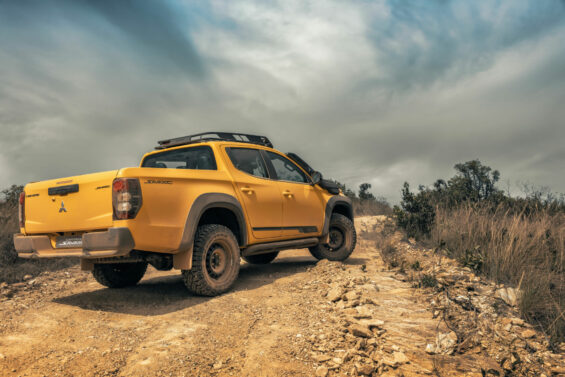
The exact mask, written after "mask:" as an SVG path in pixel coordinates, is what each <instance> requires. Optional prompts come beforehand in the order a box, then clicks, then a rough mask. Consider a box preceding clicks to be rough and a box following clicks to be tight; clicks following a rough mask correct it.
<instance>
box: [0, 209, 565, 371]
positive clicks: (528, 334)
mask: <svg viewBox="0 0 565 377" xmlns="http://www.w3.org/2000/svg"><path fill="white" fill-rule="evenodd" d="M384 222H385V219H384V218H380V217H363V218H360V219H358V220H357V228H358V232H359V234H360V242H359V245H358V248H357V250H356V251H355V253H354V254H353V256H352V257H351V258H350V259H349V260H348V261H346V262H345V263H330V262H327V261H322V262H318V263H317V261H316V260H315V259H314V258H312V257H311V256H310V255H309V254H308V252H307V251H304V250H296V251H289V252H284V253H282V254H281V256H280V257H279V258H277V260H275V262H274V263H272V264H271V265H267V266H252V265H247V264H244V265H242V269H241V273H240V277H239V280H238V282H237V283H236V285H235V288H234V290H233V291H232V292H230V293H228V294H225V295H223V296H220V297H215V298H203V297H193V296H190V295H189V294H188V293H187V291H186V290H185V289H184V286H183V285H182V282H181V280H180V277H179V275H178V274H177V273H175V272H165V273H162V272H157V271H154V270H151V271H149V272H148V274H147V276H146V277H145V278H144V279H143V280H142V282H141V284H140V285H138V286H136V287H133V288H127V289H121V290H110V289H105V288H103V287H101V286H99V285H98V284H97V283H96V282H95V281H94V279H93V278H92V277H91V276H90V275H89V274H87V273H83V272H80V271H79V270H78V268H76V267H74V268H70V269H67V270H64V271H58V272H50V273H46V274H43V275H40V276H39V277H36V278H33V279H31V280H27V281H25V282H23V283H18V284H15V285H5V286H3V287H2V288H1V290H0V300H1V301H0V374H2V375H6V376H198V375H217V376H295V375H299V376H300V375H302V376H313V375H317V376H327V375H329V376H333V375H340V376H345V375H348V376H351V375H383V376H401V375H403V376H430V375H437V376H477V377H478V376H485V375H492V376H495V375H499V376H503V375H504V374H505V373H506V374H507V375H532V376H534V375H536V376H539V375H541V374H542V373H544V374H546V376H548V377H549V376H551V375H557V374H559V373H563V372H564V371H565V369H564V364H563V358H562V357H561V356H560V355H556V354H552V353H550V352H549V351H547V342H546V341H545V340H544V339H543V337H542V336H541V334H539V333H537V332H535V331H533V330H532V329H531V328H530V327H529V326H528V325H527V324H524V323H523V322H520V321H519V320H518V319H517V318H515V313H514V309H513V308H512V307H510V306H508V305H507V307H506V308H504V312H503V313H501V312H500V311H501V309H500V308H499V306H500V305H506V304H505V303H502V304H501V303H500V302H499V301H500V300H498V301H497V300H496V299H495V298H494V296H493V295H494V293H493V292H495V291H496V288H497V287H492V286H491V285H489V284H488V283H484V282H481V281H480V280H479V279H477V278H475V277H474V276H473V275H472V274H471V273H470V272H468V271H465V270H463V269H459V268H458V267H456V266H455V265H454V264H450V263H448V262H446V261H445V259H443V260H440V261H438V260H437V257H436V256H434V255H432V253H431V252H430V251H422V250H418V249H417V247H416V246H415V245H410V244H409V243H407V242H404V241H402V240H401V239H400V238H398V239H396V240H395V242H397V244H398V245H397V249H398V250H400V251H399V252H405V253H407V254H410V253H419V254H418V255H419V256H420V257H419V258H420V259H421V260H419V264H420V263H421V264H422V266H421V267H420V266H418V268H415V269H414V270H413V271H414V272H406V271H404V273H403V272H402V271H399V268H396V269H393V270H389V267H388V264H385V262H383V260H382V258H381V255H380V252H379V250H377V249H376V248H375V241H374V234H375V232H377V233H378V232H380V231H381V230H382V227H383V223H384ZM422 258H426V259H422ZM438 263H439V264H438ZM401 267H402V266H401ZM430 268H433V269H434V274H435V276H437V277H438V281H439V283H438V284H439V285H440V286H439V287H438V286H437V285H436V286H434V287H432V288H425V289H422V288H415V286H416V285H419V283H418V282H420V281H421V276H420V277H418V276H414V275H415V274H424V273H426V271H427V270H426V269H430ZM442 273H443V275H441V274H442ZM420 285H421V284H420ZM491 288H492V289H491ZM446 291H447V292H448V293H447V295H446V294H445V292H446ZM463 292H464V293H465V294H463ZM460 296H461V297H460ZM489 300H491V301H492V302H491V301H489ZM489 305H490V306H493V307H495V309H496V310H495V309H493V310H494V311H491V310H490V309H488V306H489ZM465 324H472V327H473V328H474V331H472V330H473V329H468V328H467V327H469V326H467V327H465V326H466V325H465ZM497 334H498V335H497ZM469 339H470V340H469ZM509 373H514V374H509ZM536 373H537V374H536Z"/></svg>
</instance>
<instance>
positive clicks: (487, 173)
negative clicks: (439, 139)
mask: <svg viewBox="0 0 565 377" xmlns="http://www.w3.org/2000/svg"><path fill="white" fill-rule="evenodd" d="M455 170H457V174H456V175H455V176H454V177H453V178H451V179H450V180H449V181H448V182H447V184H444V185H443V186H442V184H441V182H440V181H438V182H436V184H437V185H436V190H437V191H442V189H445V190H443V192H442V193H443V194H445V196H447V197H446V199H447V201H448V203H449V204H450V205H454V204H460V203H463V202H465V201H470V202H473V203H477V202H480V201H485V200H489V201H492V202H495V203H498V202H500V201H501V200H502V198H503V197H504V193H503V192H502V191H501V190H499V189H497V188H496V187H495V185H496V183H497V182H498V180H499V179H500V173H499V172H498V170H492V169H491V168H490V167H488V166H485V165H483V164H481V162H480V161H479V160H472V161H467V162H465V163H462V164H456V165H455ZM438 188H439V190H438Z"/></svg>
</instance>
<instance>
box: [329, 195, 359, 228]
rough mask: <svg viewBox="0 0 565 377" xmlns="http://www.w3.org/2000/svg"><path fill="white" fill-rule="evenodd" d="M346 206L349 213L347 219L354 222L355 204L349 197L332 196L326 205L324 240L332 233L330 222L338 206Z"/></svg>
mask: <svg viewBox="0 0 565 377" xmlns="http://www.w3.org/2000/svg"><path fill="white" fill-rule="evenodd" d="M337 205H340V206H344V207H345V209H346V212H347V217H349V218H350V219H351V221H353V217H354V216H353V202H352V201H351V199H350V198H348V197H347V196H341V195H336V196H332V197H331V198H330V200H328V202H327V203H326V213H325V219H324V228H323V229H322V238H323V237H326V236H327V235H328V233H329V232H330V220H331V217H332V213H333V211H334V208H335V207H336V206H337Z"/></svg>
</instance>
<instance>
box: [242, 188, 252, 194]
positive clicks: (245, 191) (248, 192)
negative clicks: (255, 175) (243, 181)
mask: <svg viewBox="0 0 565 377" xmlns="http://www.w3.org/2000/svg"><path fill="white" fill-rule="evenodd" d="M241 191H243V192H244V193H246V194H247V195H251V194H253V189H252V188H249V187H242V188H241Z"/></svg>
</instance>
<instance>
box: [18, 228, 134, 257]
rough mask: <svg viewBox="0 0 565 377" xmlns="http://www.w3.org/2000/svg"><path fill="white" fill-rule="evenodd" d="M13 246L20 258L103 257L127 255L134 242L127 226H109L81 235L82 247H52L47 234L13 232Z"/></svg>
mask: <svg viewBox="0 0 565 377" xmlns="http://www.w3.org/2000/svg"><path fill="white" fill-rule="evenodd" d="M14 246H15V248H16V251H17V252H18V256H19V257H20V258H32V257H39V258H53V257H82V258H105V257H120V256H124V255H127V254H128V253H129V252H130V251H131V250H132V249H133V248H134V247H135V242H134V240H133V237H132V235H131V232H130V231H129V229H128V228H110V229H108V230H106V231H103V232H90V233H84V234H83V235H82V248H72V249H68V248H54V247H53V244H52V242H51V239H50V238H49V236H47V235H35V236H34V235H31V236H25V235H23V234H14Z"/></svg>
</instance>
